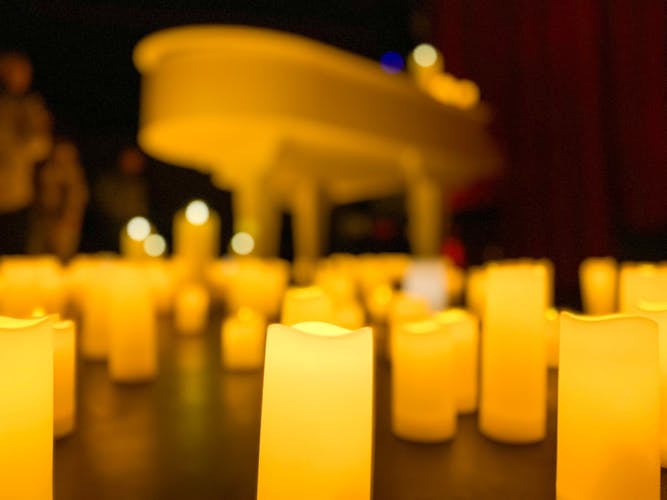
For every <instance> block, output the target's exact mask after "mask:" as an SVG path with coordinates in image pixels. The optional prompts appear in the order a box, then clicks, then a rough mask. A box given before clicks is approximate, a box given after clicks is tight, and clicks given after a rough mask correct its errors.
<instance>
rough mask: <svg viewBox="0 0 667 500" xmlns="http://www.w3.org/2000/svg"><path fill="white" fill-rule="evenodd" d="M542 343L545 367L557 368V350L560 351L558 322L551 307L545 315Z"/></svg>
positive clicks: (555, 312) (554, 310) (556, 313)
mask: <svg viewBox="0 0 667 500" xmlns="http://www.w3.org/2000/svg"><path fill="white" fill-rule="evenodd" d="M544 341H545V343H546V349H547V366H548V367H549V368H558V350H559V349H560V320H559V317H558V311H557V310H556V309H554V308H553V307H550V308H549V309H547V312H546V313H545V327H544Z"/></svg>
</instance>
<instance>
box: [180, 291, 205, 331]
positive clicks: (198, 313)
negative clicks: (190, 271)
mask: <svg viewBox="0 0 667 500" xmlns="http://www.w3.org/2000/svg"><path fill="white" fill-rule="evenodd" d="M209 302H210V298H209V295H208V292H207V291H206V288H204V287H203V286H202V285H199V284H197V283H189V284H186V285H184V286H183V287H182V288H181V289H180V290H178V292H176V297H175V300H174V322H175V324H176V331H178V332H179V333H182V334H184V335H196V334H198V333H202V332H203V331H204V329H205V328H206V325H207V323H208V309H209Z"/></svg>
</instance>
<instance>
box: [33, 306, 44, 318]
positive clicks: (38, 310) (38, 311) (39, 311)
mask: <svg viewBox="0 0 667 500" xmlns="http://www.w3.org/2000/svg"><path fill="white" fill-rule="evenodd" d="M31 316H32V317H33V318H41V317H42V316H46V309H44V308H43V307H35V308H34V309H33V310H32V314H31Z"/></svg>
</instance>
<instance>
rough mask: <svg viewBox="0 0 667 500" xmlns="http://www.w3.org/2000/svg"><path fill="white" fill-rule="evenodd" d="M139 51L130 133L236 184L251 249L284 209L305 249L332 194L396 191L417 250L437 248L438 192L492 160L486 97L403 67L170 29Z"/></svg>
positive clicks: (369, 195) (314, 247)
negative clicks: (459, 100) (450, 101)
mask: <svg viewBox="0 0 667 500" xmlns="http://www.w3.org/2000/svg"><path fill="white" fill-rule="evenodd" d="M134 63H135V66H136V67H137V69H138V70H139V72H140V73H141V75H142V90H141V109H140V129H139V135H138V142H139V145H140V146H141V147H142V148H143V149H144V150H145V151H146V152H147V153H148V154H149V155H151V156H154V157H155V158H157V159H159V160H162V161H164V162H167V163H170V164H174V165H177V166H182V167H187V168H193V169H197V170H199V171H201V172H205V173H208V174H210V176H211V180H212V182H213V183H214V184H215V185H216V186H218V187H219V188H221V189H225V190H229V191H231V192H232V199H233V202H232V203H233V205H232V206H233V217H234V231H235V232H240V231H243V232H247V233H249V234H250V235H251V236H252V237H253V238H254V240H255V248H254V253H255V254H257V255H264V256H270V255H274V254H276V252H277V251H278V245H279V234H280V221H281V214H282V212H287V213H290V214H291V215H292V226H293V237H294V253H295V257H297V258H303V259H313V258H316V257H318V256H319V255H320V254H321V253H322V252H323V250H324V245H325V235H326V234H328V229H327V218H328V214H329V211H330V209H331V207H332V206H334V205H336V204H346V203H352V202H357V201H363V200H370V199H375V198H381V197H386V196H391V195H395V194H399V193H405V194H406V209H407V214H408V239H409V242H410V245H411V250H412V252H413V253H415V254H416V255H423V256H426V255H434V254H436V253H437V252H438V250H439V244H440V241H441V237H442V231H443V228H444V227H446V225H447V217H448V213H447V210H446V199H447V194H448V193H450V192H452V191H453V190H456V189H460V188H462V187H464V186H466V185H467V184H469V183H472V182H474V181H477V180H480V179H483V178H485V177H489V176H492V175H494V174H495V173H496V172H497V171H498V169H499V168H500V157H499V155H498V152H497V149H496V148H495V146H494V143H493V141H492V140H491V138H490V136H489V135H488V132H487V124H488V121H489V120H488V115H489V113H488V110H487V109H486V108H485V107H484V106H483V105H478V106H476V107H474V108H472V109H468V110H463V109H458V108H456V107H454V106H449V105H445V104H441V103H440V102H438V101H437V100H435V99H434V98H432V97H430V96H429V95H428V94H427V93H425V92H423V91H422V90H420V89H419V88H418V87H417V86H416V85H415V84H414V83H413V81H412V80H411V79H410V78H409V77H408V76H407V75H405V74H388V73H386V72H385V71H383V70H382V68H381V66H380V65H379V64H378V63H377V62H375V61H371V60H368V59H365V58H363V57H360V56H357V55H354V54H351V53H347V52H344V51H342V50H339V49H336V48H334V47H331V46H328V45H325V44H322V43H319V42H316V41H313V40H310V39H307V38H303V37H301V36H297V35H293V34H286V33H282V32H277V31H272V30H267V29H258V28H249V27H237V26H188V27H178V28H171V29H167V30H164V31H159V32H156V33H154V34H151V35H149V36H147V37H146V38H144V39H143V40H141V41H140V42H139V43H138V44H137V46H136V48H135V51H134Z"/></svg>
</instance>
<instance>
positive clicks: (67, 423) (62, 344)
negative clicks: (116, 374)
mask: <svg viewBox="0 0 667 500" xmlns="http://www.w3.org/2000/svg"><path fill="white" fill-rule="evenodd" d="M75 332H76V327H75V325H74V322H73V321H71V320H64V321H58V322H56V323H54V324H53V435H54V437H56V438H59V437H62V436H66V435H67V434H69V433H70V432H72V430H74V425H75V422H76V333H75Z"/></svg>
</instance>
